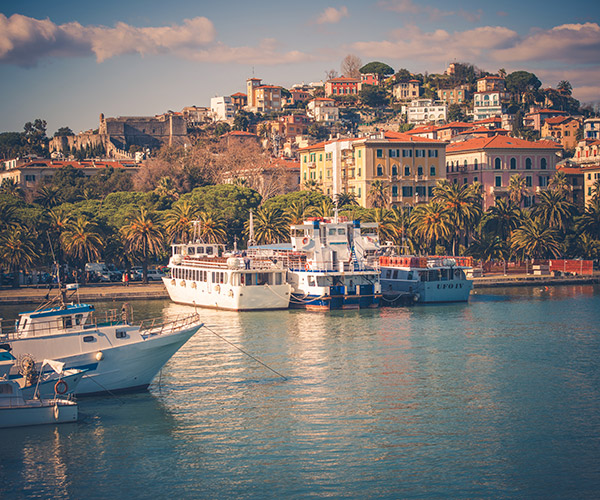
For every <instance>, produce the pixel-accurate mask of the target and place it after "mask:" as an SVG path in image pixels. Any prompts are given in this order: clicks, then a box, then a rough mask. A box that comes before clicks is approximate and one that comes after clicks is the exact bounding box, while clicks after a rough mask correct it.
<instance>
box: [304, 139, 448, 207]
mask: <svg viewBox="0 0 600 500" xmlns="http://www.w3.org/2000/svg"><path fill="white" fill-rule="evenodd" d="M299 154H300V162H301V163H300V183H301V185H302V186H304V185H306V183H307V182H310V181H314V182H315V183H316V185H317V186H318V187H319V188H320V189H321V191H322V192H323V193H324V194H326V195H328V196H331V197H332V198H334V199H335V196H336V195H337V194H340V193H352V194H354V195H355V196H356V199H357V201H358V202H359V204H360V205H361V206H363V207H371V200H370V199H369V191H370V189H371V184H372V183H373V181H382V183H383V185H384V186H385V191H386V195H387V200H388V206H390V207H391V206H404V205H411V206H414V205H416V204H418V203H426V202H428V201H429V200H430V199H431V198H432V196H433V188H434V187H435V185H436V184H437V181H438V180H440V179H445V178H446V169H445V165H446V144H445V143H444V142H441V141H435V140H432V139H425V138H422V137H413V136H410V135H408V134H403V133H399V132H385V133H380V134H377V135H373V136H370V137H359V138H348V139H336V140H333V141H327V142H320V143H318V144H314V145H312V146H309V147H306V148H302V149H300V150H299Z"/></svg>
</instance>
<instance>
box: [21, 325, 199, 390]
mask: <svg viewBox="0 0 600 500" xmlns="http://www.w3.org/2000/svg"><path fill="white" fill-rule="evenodd" d="M201 326H202V325H201V324H200V323H197V324H195V325H193V326H190V327H187V328H182V329H181V330H177V331H174V332H172V333H161V334H160V335H140V334H139V329H138V328H137V327H127V326H123V325H121V326H119V325H114V326H105V327H99V328H97V329H88V330H83V331H79V332H74V333H72V334H69V335H68V336H66V337H67V338H61V339H57V338H53V337H52V336H46V337H33V338H26V339H17V340H14V341H12V342H11V343H10V344H11V348H12V353H13V354H14V355H15V356H16V357H19V356H20V355H28V356H31V357H33V359H34V361H35V362H36V363H40V362H41V361H42V360H43V359H44V358H48V357H51V358H52V359H55V360H57V361H61V362H63V363H65V368H76V369H81V370H87V371H86V373H85V376H84V377H83V378H82V379H81V381H80V382H79V384H78V385H77V386H76V389H75V391H74V394H76V395H78V396H82V395H86V396H87V395H93V394H101V393H106V392H122V391H134V390H142V389H145V388H147V387H148V385H150V383H151V382H152V379H153V378H154V377H155V376H156V374H157V373H158V372H159V371H160V369H161V368H162V367H163V366H164V365H165V364H166V363H167V361H169V359H170V358H171V357H172V356H173V355H174V354H175V353H176V352H177V351H178V350H179V349H180V348H181V347H182V346H183V345H184V344H185V343H186V342H187V341H188V340H189V339H190V338H191V337H192V335H194V334H195V333H196V332H197V331H198V330H199V329H200V328H201ZM117 330H119V331H120V332H124V335H125V336H124V337H123V342H122V343H121V344H119V343H118V342H117V341H116V340H115V339H116V337H117V335H116V333H117ZM86 338H87V340H88V341H86ZM90 338H91V339H93V340H91V341H89V339H90ZM82 350H85V352H82Z"/></svg>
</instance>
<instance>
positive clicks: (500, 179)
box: [495, 175, 502, 187]
mask: <svg viewBox="0 0 600 500" xmlns="http://www.w3.org/2000/svg"><path fill="white" fill-rule="evenodd" d="M495 186H496V187H502V177H500V176H499V175H497V176H496V184H495Z"/></svg>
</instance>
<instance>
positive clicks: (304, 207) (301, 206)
mask: <svg viewBox="0 0 600 500" xmlns="http://www.w3.org/2000/svg"><path fill="white" fill-rule="evenodd" d="M313 212H314V207H312V206H310V205H309V204H308V203H306V201H303V200H301V201H296V202H294V203H292V204H291V205H290V206H289V207H288V208H287V209H286V211H285V215H286V216H287V218H288V220H289V222H290V224H302V223H303V222H304V221H305V220H306V219H307V218H308V217H311V216H312V214H313Z"/></svg>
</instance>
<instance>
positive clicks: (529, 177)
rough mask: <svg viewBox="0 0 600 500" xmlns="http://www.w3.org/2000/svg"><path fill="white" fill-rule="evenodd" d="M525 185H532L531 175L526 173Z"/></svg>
mask: <svg viewBox="0 0 600 500" xmlns="http://www.w3.org/2000/svg"><path fill="white" fill-rule="evenodd" d="M525 185H526V186H527V187H531V186H533V181H532V178H531V175H528V176H526V177H525Z"/></svg>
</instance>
